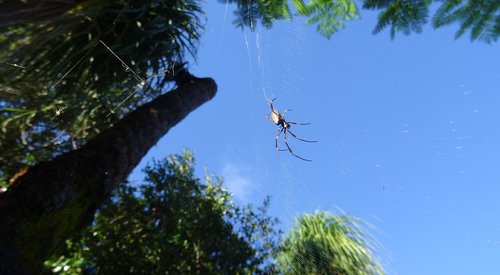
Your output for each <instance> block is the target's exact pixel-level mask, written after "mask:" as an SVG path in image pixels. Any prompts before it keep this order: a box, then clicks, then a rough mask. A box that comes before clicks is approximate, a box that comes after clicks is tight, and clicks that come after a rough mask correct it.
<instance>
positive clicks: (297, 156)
mask: <svg viewBox="0 0 500 275" xmlns="http://www.w3.org/2000/svg"><path fill="white" fill-rule="evenodd" d="M286 132H290V131H288V130H287V129H285V131H284V134H283V135H284V136H285V145H286V148H288V152H290V154H292V155H293V156H294V157H296V158H299V159H301V160H305V161H312V160H310V159H305V158H303V157H301V156H299V155H296V154H295V153H294V152H293V151H292V148H290V145H288V141H287V140H286ZM290 134H292V133H291V132H290ZM292 135H293V134H292Z"/></svg>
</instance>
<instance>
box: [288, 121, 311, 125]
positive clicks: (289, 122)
mask: <svg viewBox="0 0 500 275" xmlns="http://www.w3.org/2000/svg"><path fill="white" fill-rule="evenodd" d="M287 123H288V124H293V125H309V124H311V123H309V122H293V121H287Z"/></svg>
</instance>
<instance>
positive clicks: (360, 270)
mask: <svg viewBox="0 0 500 275" xmlns="http://www.w3.org/2000/svg"><path fill="white" fill-rule="evenodd" d="M370 240H371V237H370V235H369V234H368V233H367V232H366V231H365V230H364V229H363V228H362V227H361V225H360V221H359V220H357V219H355V218H352V217H349V216H345V215H343V216H335V215H331V214H329V213H327V212H316V213H315V214H314V215H310V214H306V215H304V216H302V217H300V218H298V219H297V221H296V224H295V226H294V228H293V229H292V231H291V232H290V233H289V234H288V236H287V237H286V238H285V240H284V242H283V244H282V246H281V247H280V249H279V251H278V253H277V257H276V258H277V263H276V267H275V268H276V269H277V271H278V272H280V273H283V274H384V270H383V267H382V266H381V265H380V263H379V262H378V261H377V260H376V258H375V256H374V254H373V252H372V245H371V244H370Z"/></svg>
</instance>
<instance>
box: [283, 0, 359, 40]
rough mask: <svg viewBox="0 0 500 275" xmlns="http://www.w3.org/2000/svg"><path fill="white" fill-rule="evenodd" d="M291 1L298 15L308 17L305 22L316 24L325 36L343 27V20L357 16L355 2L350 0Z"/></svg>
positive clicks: (329, 35) (317, 28)
mask: <svg viewBox="0 0 500 275" xmlns="http://www.w3.org/2000/svg"><path fill="white" fill-rule="evenodd" d="M293 3H294V6H295V8H296V9H297V11H298V14H299V15H301V16H306V17H309V18H308V19H307V21H306V24H307V25H314V24H318V26H317V27H316V30H317V31H318V32H319V33H320V34H321V35H323V36H325V37H327V38H330V37H331V36H332V34H334V33H335V32H337V31H338V30H339V29H343V28H344V22H347V21H350V20H352V19H358V18H359V13H358V9H357V7H356V4H355V3H354V2H353V1H351V0H337V1H324V0H313V1H309V2H308V3H307V4H306V3H304V1H302V0H294V1H293Z"/></svg>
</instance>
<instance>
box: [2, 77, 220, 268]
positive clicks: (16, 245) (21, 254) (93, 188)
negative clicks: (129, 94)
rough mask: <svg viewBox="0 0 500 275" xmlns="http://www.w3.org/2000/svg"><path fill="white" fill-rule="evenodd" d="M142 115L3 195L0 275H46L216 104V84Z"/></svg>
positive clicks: (188, 88) (202, 81) (179, 93)
mask: <svg viewBox="0 0 500 275" xmlns="http://www.w3.org/2000/svg"><path fill="white" fill-rule="evenodd" d="M184 76H187V77H185V78H184V79H183V80H182V81H178V82H177V86H178V88H177V89H175V90H173V91H170V92H168V93H166V94H164V95H162V96H159V97H158V98H156V99H155V100H153V101H151V102H149V103H147V104H145V105H143V106H141V107H139V108H137V109H136V110H135V111H133V112H131V113H130V114H128V115H127V116H126V117H124V118H123V119H122V120H120V121H119V122H118V123H117V124H116V125H114V126H113V127H112V128H110V129H108V130H107V131H104V132H102V133H101V134H99V135H98V136H96V137H95V138H94V139H93V140H91V141H89V142H88V143H87V144H86V145H84V146H83V147H82V148H80V149H78V150H75V151H71V152H68V153H66V154H63V155H61V156H58V157H56V158H54V159H53V160H51V161H47V162H41V163H38V164H37V165H35V166H33V167H30V168H29V169H28V171H27V172H26V173H25V174H24V175H22V176H21V177H19V178H18V179H17V180H16V181H15V182H14V184H13V185H12V186H11V187H10V188H9V189H8V190H7V191H6V192H5V193H3V194H0V274H39V273H40V272H41V269H42V264H43V262H44V261H45V260H46V259H47V257H49V256H51V254H53V253H54V252H55V251H56V249H57V248H58V247H60V246H61V245H62V244H64V242H65V240H66V239H68V238H70V237H71V236H73V235H74V234H76V233H78V232H79V231H80V230H82V229H83V228H85V227H86V226H87V225H89V223H90V222H91V221H92V219H93V217H94V214H95V211H96V210H97V208H98V207H99V205H100V204H102V203H103V202H104V201H105V200H106V199H107V198H108V197H109V195H110V193H111V191H112V190H113V189H114V188H115V187H116V186H117V185H118V184H119V183H121V182H123V181H124V180H125V179H126V177H127V176H128V175H129V174H130V172H131V171H132V169H133V168H134V167H135V166H136V165H137V164H138V163H139V161H140V160H141V158H142V157H143V156H144V155H145V154H146V153H147V151H148V150H149V149H150V148H151V147H152V146H153V145H154V144H156V142H157V141H158V140H159V139H160V138H161V137H162V136H163V135H164V134H166V133H167V132H168V131H169V130H170V128H172V127H173V126H174V125H176V124H177V123H178V122H180V121H181V120H182V119H184V118H185V117H186V116H187V115H188V114H189V113H190V112H191V111H193V110H195V109H196V108H197V107H199V106H201V105H202V104H203V103H205V102H207V101H208V100H210V99H211V98H213V96H215V93H216V90H217V86H216V84H215V82H214V80H212V79H210V78H195V77H193V76H191V75H190V74H189V73H187V72H185V73H184Z"/></svg>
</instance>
